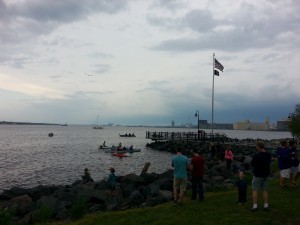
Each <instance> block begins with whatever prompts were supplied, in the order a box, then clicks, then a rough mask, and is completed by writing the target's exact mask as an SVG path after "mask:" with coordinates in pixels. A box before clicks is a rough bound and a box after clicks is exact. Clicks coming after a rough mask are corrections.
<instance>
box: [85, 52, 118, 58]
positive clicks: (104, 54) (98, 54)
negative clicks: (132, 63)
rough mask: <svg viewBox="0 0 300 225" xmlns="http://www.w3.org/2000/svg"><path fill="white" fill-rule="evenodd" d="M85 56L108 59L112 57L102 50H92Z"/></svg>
mask: <svg viewBox="0 0 300 225" xmlns="http://www.w3.org/2000/svg"><path fill="white" fill-rule="evenodd" d="M87 56H89V57H91V58H98V59H109V58H114V56H113V55H111V54H107V53H104V52H92V53H90V54H87Z"/></svg>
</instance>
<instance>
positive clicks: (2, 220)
mask: <svg viewBox="0 0 300 225" xmlns="http://www.w3.org/2000/svg"><path fill="white" fill-rule="evenodd" d="M13 216H14V212H13V210H11V209H1V210H0V224H1V225H8V224H10V223H11V221H12V219H13Z"/></svg>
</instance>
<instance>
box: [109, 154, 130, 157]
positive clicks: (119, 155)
mask: <svg viewBox="0 0 300 225" xmlns="http://www.w3.org/2000/svg"><path fill="white" fill-rule="evenodd" d="M112 155H113V156H118V157H127V156H128V155H126V154H124V153H113V154H112Z"/></svg>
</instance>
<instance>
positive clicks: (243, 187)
mask: <svg viewBox="0 0 300 225" xmlns="http://www.w3.org/2000/svg"><path fill="white" fill-rule="evenodd" d="M244 177H245V175H244V173H243V172H242V171H240V172H239V179H238V181H237V183H236V185H237V187H238V193H239V198H238V203H239V205H242V204H245V203H246V197H247V182H246V181H245V180H244Z"/></svg>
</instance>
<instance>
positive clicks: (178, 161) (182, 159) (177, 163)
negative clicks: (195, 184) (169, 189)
mask: <svg viewBox="0 0 300 225" xmlns="http://www.w3.org/2000/svg"><path fill="white" fill-rule="evenodd" d="M172 166H173V167H174V182H173V188H174V202H173V204H174V205H179V206H182V203H183V197H184V194H185V191H186V186H187V169H188V167H189V160H188V158H187V157H186V156H184V155H183V154H182V147H177V149H176V155H175V156H173V158H172ZM178 190H179V199H178V196H177V193H178Z"/></svg>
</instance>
